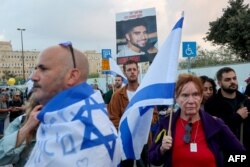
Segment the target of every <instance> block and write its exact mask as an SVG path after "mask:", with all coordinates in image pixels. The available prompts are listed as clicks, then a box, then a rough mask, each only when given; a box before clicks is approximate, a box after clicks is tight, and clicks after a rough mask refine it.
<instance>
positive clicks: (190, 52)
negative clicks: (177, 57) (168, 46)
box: [185, 44, 194, 56]
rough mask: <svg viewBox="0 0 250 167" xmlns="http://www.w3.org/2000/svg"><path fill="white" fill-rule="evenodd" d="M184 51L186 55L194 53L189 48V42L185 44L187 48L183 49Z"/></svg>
mask: <svg viewBox="0 0 250 167" xmlns="http://www.w3.org/2000/svg"><path fill="white" fill-rule="evenodd" d="M185 53H186V55H187V56H191V55H193V54H194V52H193V51H192V49H191V48H190V46H189V44H187V49H186V50H185Z"/></svg>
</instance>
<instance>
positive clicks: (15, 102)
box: [9, 91, 24, 122]
mask: <svg viewBox="0 0 250 167" xmlns="http://www.w3.org/2000/svg"><path fill="white" fill-rule="evenodd" d="M9 106H10V107H11V111H10V122H12V121H13V120H14V119H16V118H17V117H19V116H20V115H22V114H23V113H24V105H23V101H22V99H21V92H20V91H15V92H14V93H13V96H12V101H10V102H9Z"/></svg>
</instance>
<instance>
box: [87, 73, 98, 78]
mask: <svg viewBox="0 0 250 167" xmlns="http://www.w3.org/2000/svg"><path fill="white" fill-rule="evenodd" d="M98 77H99V73H91V74H89V76H88V78H98Z"/></svg>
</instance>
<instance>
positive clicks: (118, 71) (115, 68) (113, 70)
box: [109, 58, 128, 83]
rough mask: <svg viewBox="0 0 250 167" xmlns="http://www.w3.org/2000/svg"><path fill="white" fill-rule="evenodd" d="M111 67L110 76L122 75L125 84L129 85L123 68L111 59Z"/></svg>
mask: <svg viewBox="0 0 250 167" xmlns="http://www.w3.org/2000/svg"><path fill="white" fill-rule="evenodd" d="M109 66H110V74H111V75H114V76H116V75H120V76H121V77H122V78H123V83H127V82H128V80H127V77H125V75H124V74H123V72H122V70H121V68H120V67H119V66H118V64H117V63H116V62H115V61H114V60H113V59H112V58H109Z"/></svg>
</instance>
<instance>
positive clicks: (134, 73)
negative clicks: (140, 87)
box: [125, 64, 139, 83]
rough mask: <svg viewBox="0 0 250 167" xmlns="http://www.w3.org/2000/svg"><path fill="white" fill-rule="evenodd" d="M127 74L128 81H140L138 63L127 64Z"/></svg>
mask: <svg viewBox="0 0 250 167" xmlns="http://www.w3.org/2000/svg"><path fill="white" fill-rule="evenodd" d="M125 75H126V77H127V79H128V82H130V83H133V82H137V81H138V75H139V70H138V68H137V66H136V64H127V65H126V66H125Z"/></svg>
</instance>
